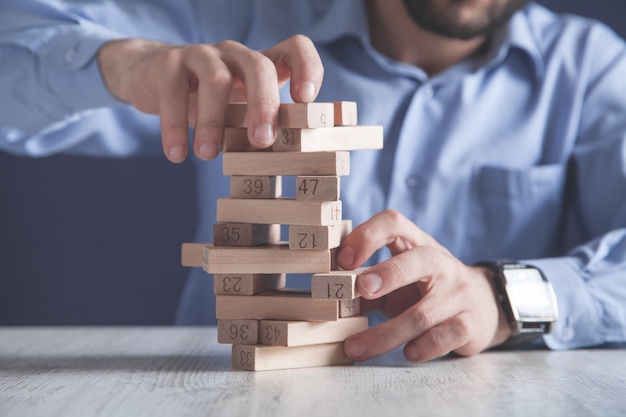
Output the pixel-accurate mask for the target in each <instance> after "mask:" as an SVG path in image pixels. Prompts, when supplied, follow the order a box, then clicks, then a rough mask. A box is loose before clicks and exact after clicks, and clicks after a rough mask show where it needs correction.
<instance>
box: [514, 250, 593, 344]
mask: <svg viewBox="0 0 626 417" xmlns="http://www.w3.org/2000/svg"><path fill="white" fill-rule="evenodd" d="M523 262H525V263H528V264H530V265H533V266H536V267H537V268H539V269H540V270H541V271H542V272H543V273H544V275H545V276H546V278H547V279H548V281H549V282H550V283H551V284H552V287H553V288H554V292H555V294H556V298H557V304H558V312H559V313H558V314H559V315H558V319H557V321H556V323H555V326H554V327H553V329H552V332H550V333H549V334H547V335H545V336H544V342H545V343H546V345H547V346H548V347H549V348H550V349H555V350H562V349H575V348H580V347H587V346H594V345H598V344H601V343H602V340H601V339H602V338H601V332H599V331H598V327H599V326H601V321H602V312H601V309H600V307H599V306H598V305H597V304H596V303H595V302H594V300H593V298H592V296H591V294H590V293H589V290H588V288H586V282H585V280H584V279H583V277H582V272H581V271H582V262H581V261H580V260H579V259H577V258H574V257H565V258H550V259H536V260H524V261H523Z"/></svg>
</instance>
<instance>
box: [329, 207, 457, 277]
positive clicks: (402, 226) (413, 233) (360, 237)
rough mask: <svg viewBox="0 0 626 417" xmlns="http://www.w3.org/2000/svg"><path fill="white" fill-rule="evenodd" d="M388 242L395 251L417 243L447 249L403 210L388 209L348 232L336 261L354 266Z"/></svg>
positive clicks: (392, 250)
mask: <svg viewBox="0 0 626 417" xmlns="http://www.w3.org/2000/svg"><path fill="white" fill-rule="evenodd" d="M385 246H387V247H388V248H389V249H390V250H391V253H392V255H397V254H399V253H402V252H405V251H407V250H409V249H411V248H414V247H416V246H433V247H435V248H437V249H440V250H442V251H444V252H447V250H446V249H445V248H443V247H442V246H441V245H440V244H439V243H438V242H437V241H436V240H435V239H433V238H432V237H431V236H430V235H428V234H427V233H424V232H423V231H422V230H421V229H420V228H418V227H417V226H416V225H415V224H413V223H412V222H411V221H410V220H409V219H407V218H406V217H404V216H403V215H402V214H400V213H398V212H397V211H395V210H386V211H383V212H381V213H378V214H376V215H375V216H374V217H372V218H371V219H369V220H368V221H366V222H365V223H363V224H361V225H359V226H358V227H356V228H355V229H354V230H353V231H352V232H351V233H350V234H349V235H348V236H346V238H345V239H344V241H343V243H342V244H341V247H340V249H339V253H338V254H337V261H338V262H339V265H340V266H341V267H342V268H345V269H354V268H357V267H359V266H361V265H362V264H363V263H364V262H365V261H367V259H369V258H370V257H371V256H372V255H373V254H374V253H375V252H376V251H377V250H379V249H381V248H383V247H385Z"/></svg>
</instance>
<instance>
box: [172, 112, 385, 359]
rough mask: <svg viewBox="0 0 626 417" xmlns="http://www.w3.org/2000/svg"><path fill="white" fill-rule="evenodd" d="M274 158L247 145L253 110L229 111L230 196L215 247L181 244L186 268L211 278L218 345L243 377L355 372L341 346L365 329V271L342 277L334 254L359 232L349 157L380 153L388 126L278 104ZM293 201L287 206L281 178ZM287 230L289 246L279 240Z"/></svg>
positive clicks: (226, 166) (220, 205)
mask: <svg viewBox="0 0 626 417" xmlns="http://www.w3.org/2000/svg"><path fill="white" fill-rule="evenodd" d="M278 119H279V121H278V126H279V129H278V132H277V139H276V142H275V143H274V145H273V147H272V148H271V149H269V150H258V149H255V148H253V147H252V146H251V145H250V144H249V142H248V138H247V129H246V124H247V122H246V104H231V105H229V108H228V112H227V117H226V124H227V126H228V127H227V128H226V130H225V133H224V141H223V146H222V148H223V151H224V154H223V171H224V175H226V176H230V197H229V198H224V199H220V200H218V202H217V223H216V224H215V225H214V227H213V243H212V244H208V243H184V244H183V248H182V263H183V265H185V266H198V267H202V268H203V269H204V270H205V271H206V272H208V273H211V274H214V292H215V295H216V306H217V307H216V308H217V311H216V315H217V319H218V326H217V327H218V342H220V343H230V344H232V345H233V346H232V364H233V367H234V368H236V369H245V370H254V371H260V370H270V369H287V368H302V367H311V366H326V365H341V364H349V363H351V361H350V359H349V358H348V357H346V356H345V354H344V350H343V341H344V340H345V339H346V338H348V337H349V336H350V335H352V334H354V333H357V332H360V331H362V330H365V329H366V328H367V325H368V323H367V318H366V317H364V316H359V313H360V308H359V301H360V300H359V295H358V292H357V291H356V289H355V282H356V276H357V275H358V272H359V271H358V270H355V271H343V270H338V268H337V267H336V266H335V265H334V251H335V249H336V248H337V247H339V245H340V244H341V241H342V239H343V237H344V236H346V235H347V234H348V233H349V232H350V231H351V228H352V224H351V222H350V220H344V219H342V211H341V210H342V206H341V200H340V177H341V176H343V175H349V171H350V154H349V151H351V150H360V149H381V148H382V145H383V131H382V126H359V125H358V124H357V108H356V103H355V102H335V103H296V104H293V103H290V104H281V106H280V110H279V117H278ZM283 176H295V177H296V197H295V199H294V198H284V197H282V177H283ZM281 225H287V226H288V227H289V241H288V242H282V241H281ZM294 273H299V274H311V290H310V291H295V290H289V289H286V288H285V287H286V274H294Z"/></svg>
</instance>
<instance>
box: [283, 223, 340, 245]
mask: <svg viewBox="0 0 626 417" xmlns="http://www.w3.org/2000/svg"><path fill="white" fill-rule="evenodd" d="M351 231H352V221H351V220H343V221H342V222H341V223H340V224H337V225H331V226H303V225H295V224H294V225H291V226H289V248H290V249H333V248H337V247H339V246H340V245H341V242H342V241H343V238H344V237H346V236H347V235H348V233H350V232H351Z"/></svg>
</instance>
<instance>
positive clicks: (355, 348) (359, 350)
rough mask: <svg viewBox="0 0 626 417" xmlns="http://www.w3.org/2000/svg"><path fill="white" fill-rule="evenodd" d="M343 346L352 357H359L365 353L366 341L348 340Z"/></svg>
mask: <svg viewBox="0 0 626 417" xmlns="http://www.w3.org/2000/svg"><path fill="white" fill-rule="evenodd" d="M343 348H344V350H345V352H346V355H348V357H349V358H351V359H359V358H361V357H362V356H363V355H364V354H365V343H363V342H361V341H360V340H358V339H355V340H348V341H346V343H344V346H343Z"/></svg>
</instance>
